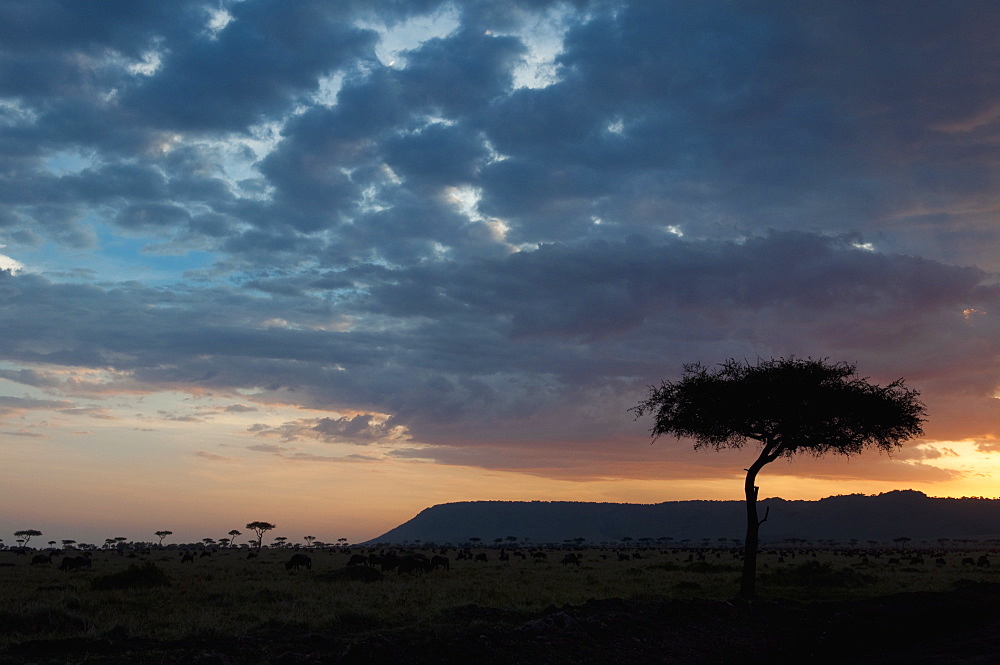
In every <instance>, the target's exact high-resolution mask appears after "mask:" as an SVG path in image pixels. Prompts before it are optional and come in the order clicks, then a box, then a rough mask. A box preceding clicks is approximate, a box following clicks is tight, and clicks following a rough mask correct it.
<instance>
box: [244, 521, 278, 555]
mask: <svg viewBox="0 0 1000 665" xmlns="http://www.w3.org/2000/svg"><path fill="white" fill-rule="evenodd" d="M247 528H248V529H250V530H252V531H253V532H254V533H256V534H257V550H258V551H259V550H260V548H261V547H262V546H263V544H264V532H265V531H270V530H271V529H274V528H275V526H274V525H273V524H271V523H270V522H250V524H247Z"/></svg>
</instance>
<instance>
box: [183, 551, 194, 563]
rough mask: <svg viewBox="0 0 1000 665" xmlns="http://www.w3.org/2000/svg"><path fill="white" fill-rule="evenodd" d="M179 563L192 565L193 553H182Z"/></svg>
mask: <svg viewBox="0 0 1000 665" xmlns="http://www.w3.org/2000/svg"><path fill="white" fill-rule="evenodd" d="M181 563H194V552H183V553H182V554H181Z"/></svg>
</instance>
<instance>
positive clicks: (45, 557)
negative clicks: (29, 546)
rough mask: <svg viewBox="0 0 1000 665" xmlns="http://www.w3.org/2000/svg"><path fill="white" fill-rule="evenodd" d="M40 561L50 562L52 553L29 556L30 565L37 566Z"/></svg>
mask: <svg viewBox="0 0 1000 665" xmlns="http://www.w3.org/2000/svg"><path fill="white" fill-rule="evenodd" d="M40 563H52V555H51V554H36V555H35V556H33V557H31V565H32V566H37V565H38V564H40Z"/></svg>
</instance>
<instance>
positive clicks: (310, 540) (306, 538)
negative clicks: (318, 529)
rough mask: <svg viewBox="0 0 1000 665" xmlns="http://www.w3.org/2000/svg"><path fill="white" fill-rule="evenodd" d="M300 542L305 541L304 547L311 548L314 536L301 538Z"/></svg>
mask: <svg viewBox="0 0 1000 665" xmlns="http://www.w3.org/2000/svg"><path fill="white" fill-rule="evenodd" d="M302 540H304V541H306V547H312V545H313V541H314V540H316V536H302Z"/></svg>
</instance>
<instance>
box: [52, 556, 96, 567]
mask: <svg viewBox="0 0 1000 665" xmlns="http://www.w3.org/2000/svg"><path fill="white" fill-rule="evenodd" d="M92 566H93V564H92V563H91V561H90V559H89V558H87V557H85V556H67V557H63V560H62V563H61V564H59V570H79V569H81V568H91V567H92Z"/></svg>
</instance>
